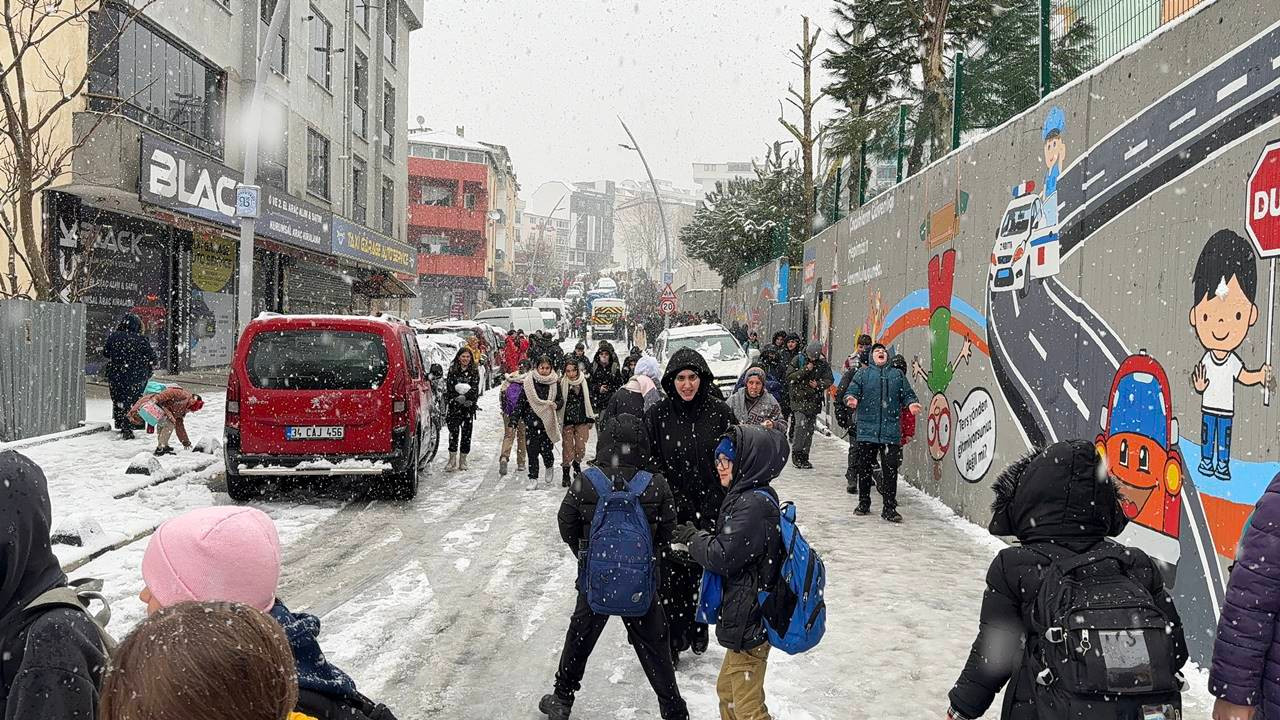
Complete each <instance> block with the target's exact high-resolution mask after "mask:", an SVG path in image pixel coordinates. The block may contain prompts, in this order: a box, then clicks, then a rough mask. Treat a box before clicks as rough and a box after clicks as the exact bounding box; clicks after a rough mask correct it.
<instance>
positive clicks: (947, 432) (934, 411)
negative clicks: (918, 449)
mask: <svg viewBox="0 0 1280 720" xmlns="http://www.w3.org/2000/svg"><path fill="white" fill-rule="evenodd" d="M925 427H926V428H927V429H928V432H927V435H926V437H927V438H928V443H929V457H931V458H933V459H934V460H941V459H942V458H944V457H946V456H947V451H949V450H950V449H951V403H949V402H947V397H946V396H945V395H943V394H942V393H935V394H934V396H933V399H932V400H930V401H929V416H928V419H927V420H926V421H925Z"/></svg>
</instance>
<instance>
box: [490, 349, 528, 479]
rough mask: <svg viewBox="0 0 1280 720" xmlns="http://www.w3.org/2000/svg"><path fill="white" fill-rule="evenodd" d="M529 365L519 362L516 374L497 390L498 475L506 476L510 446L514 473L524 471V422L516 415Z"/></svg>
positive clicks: (503, 379) (504, 380) (507, 378)
mask: <svg viewBox="0 0 1280 720" xmlns="http://www.w3.org/2000/svg"><path fill="white" fill-rule="evenodd" d="M529 370H530V363H529V361H528V360H521V361H520V365H519V366H518V367H517V368H516V372H513V373H510V374H508V375H507V376H505V377H503V378H502V387H501V389H500V390H499V397H500V400H499V406H500V408H501V410H502V452H501V454H500V455H499V456H498V474H499V475H506V474H507V464H508V463H509V462H510V461H511V446H512V445H515V448H516V471H517V472H524V470H525V465H524V463H525V436H524V421H523V420H521V418H520V416H519V414H518V413H517V408H519V407H520V398H522V397H524V378H525V376H526V375H528V374H529Z"/></svg>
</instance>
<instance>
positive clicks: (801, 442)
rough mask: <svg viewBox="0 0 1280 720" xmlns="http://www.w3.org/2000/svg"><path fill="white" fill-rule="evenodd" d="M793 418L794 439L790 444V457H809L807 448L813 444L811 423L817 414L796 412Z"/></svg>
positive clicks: (798, 458)
mask: <svg viewBox="0 0 1280 720" xmlns="http://www.w3.org/2000/svg"><path fill="white" fill-rule="evenodd" d="M793 417H794V418H795V423H794V424H795V428H796V430H795V440H794V441H793V442H792V444H791V457H793V458H795V459H797V460H808V459H809V448H810V447H812V446H813V423H814V421H815V420H816V419H817V417H818V416H817V415H810V414H809V413H802V412H798V413H795V415H793Z"/></svg>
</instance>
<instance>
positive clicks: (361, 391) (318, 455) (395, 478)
mask: <svg viewBox="0 0 1280 720" xmlns="http://www.w3.org/2000/svg"><path fill="white" fill-rule="evenodd" d="M442 372H443V368H440V367H437V366H426V365H425V364H424V361H423V358H422V352H421V350H420V349H419V345H418V342H417V340H416V338H415V336H414V332H413V330H412V328H410V327H409V325H408V324H407V323H405V322H404V321H402V320H396V319H393V318H388V317H381V318H373V317H351V316H325V315H273V314H263V315H260V316H259V317H258V318H256V319H254V320H253V321H251V322H250V323H249V326H248V327H247V328H245V331H244V332H243V333H242V334H241V335H240V340H239V342H238V343H237V345H236V350H235V355H234V357H233V360H232V364H231V370H230V373H229V374H228V380H227V402H226V431H225V442H224V444H223V447H224V453H225V455H226V467H227V470H226V472H227V492H228V494H230V495H231V498H232V499H233V500H236V501H244V500H248V499H249V498H251V497H253V496H254V495H255V494H257V493H258V492H259V491H260V489H261V487H262V482H263V481H264V479H265V478H266V477H269V476H334V477H347V476H355V477H360V478H364V479H366V480H368V481H369V482H370V484H371V485H372V486H374V487H375V488H376V489H378V490H381V491H383V493H384V494H386V495H388V496H390V497H394V498H399V499H409V498H412V497H413V496H414V495H416V494H417V491H418V475H419V472H420V470H421V468H422V466H423V465H424V464H425V458H426V456H427V452H428V450H429V440H428V437H427V431H428V429H429V428H430V427H431V425H432V420H433V419H432V417H431V413H432V407H433V405H434V402H435V401H434V390H433V388H432V382H431V377H430V375H432V374H439V373H442Z"/></svg>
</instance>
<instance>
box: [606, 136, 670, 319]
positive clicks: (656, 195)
mask: <svg viewBox="0 0 1280 720" xmlns="http://www.w3.org/2000/svg"><path fill="white" fill-rule="evenodd" d="M618 122H619V123H622V129H623V130H624V131H625V132H626V133H627V137H628V138H630V139H631V144H630V145H622V144H621V143H619V145H620V146H621V147H623V148H626V149H627V150H635V151H636V154H637V155H639V156H640V163H641V164H642V165H644V172H645V174H646V175H648V176H649V185H650V186H652V187H653V199H654V200H655V201H656V202H657V203H658V219H659V220H660V221H661V222H662V241H663V244H664V245H665V247H666V255H667V262H666V272H665V273H664V274H665V275H666V276H667V277H675V273H674V272H673V271H672V269H671V233H670V232H669V231H668V230H667V211H666V210H664V209H663V207H662V193H660V192H658V182H657V181H656V180H654V179H653V171H652V170H650V169H649V161H648V160H645V159H644V152H643V151H641V150H640V143H638V142H636V136H635V135H632V134H631V128H629V127H627V124H626V123H625V122H623V120H622V116H618ZM663 279H664V280H665V279H666V278H663ZM670 327H671V316H670V315H667V314H663V316H662V329H663V331H666V330H667V329H668V328H670Z"/></svg>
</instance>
